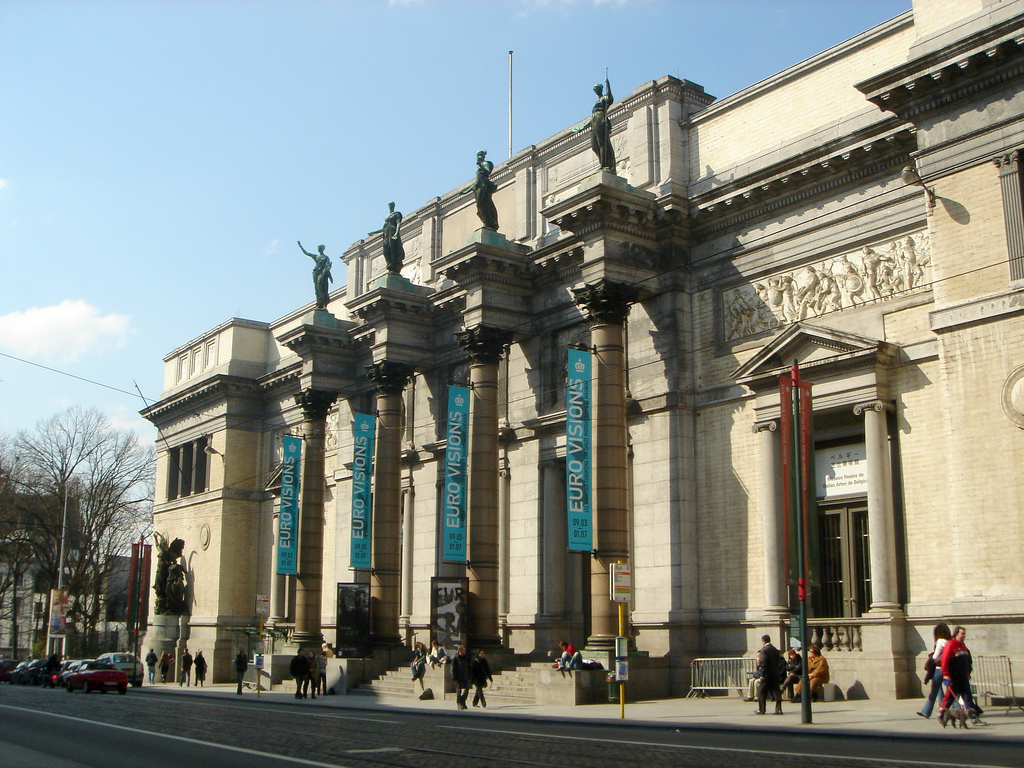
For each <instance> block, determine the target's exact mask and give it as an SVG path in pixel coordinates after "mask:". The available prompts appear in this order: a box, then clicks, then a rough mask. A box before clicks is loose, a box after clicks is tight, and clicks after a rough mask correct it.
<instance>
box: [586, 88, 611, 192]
mask: <svg viewBox="0 0 1024 768" xmlns="http://www.w3.org/2000/svg"><path fill="white" fill-rule="evenodd" d="M594 93H596V94H597V103H595V104H594V110H593V112H592V113H591V115H590V146H591V148H592V149H593V150H594V153H595V154H596V155H597V160H598V163H600V165H601V167H602V168H604V169H605V170H609V171H611V172H612V173H615V150H614V149H613V148H612V123H611V120H609V119H608V107H610V106H611V105H612V101H613V99H612V85H611V83H610V82H608V75H607V74H605V78H604V88H602V87H601V84H600V83H598V84H597V85H595V86H594Z"/></svg>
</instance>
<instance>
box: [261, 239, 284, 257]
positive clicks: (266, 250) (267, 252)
mask: <svg viewBox="0 0 1024 768" xmlns="http://www.w3.org/2000/svg"><path fill="white" fill-rule="evenodd" d="M279 242H280V241H279V240H278V239H277V238H274V239H273V240H271V241H270V242H269V243H267V244H266V245H265V246H263V251H262V252H263V255H264V256H273V255H274V254H276V253H277V244H278V243H279Z"/></svg>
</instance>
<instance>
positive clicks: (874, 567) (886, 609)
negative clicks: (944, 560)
mask: <svg viewBox="0 0 1024 768" xmlns="http://www.w3.org/2000/svg"><path fill="white" fill-rule="evenodd" d="M889 407H890V406H889V404H888V403H885V402H883V401H881V400H872V401H870V402H867V403H860V404H859V405H856V406H854V409H853V412H854V414H856V415H857V416H860V415H861V414H863V415H864V451H865V453H866V455H867V465H868V533H869V536H870V543H871V557H870V559H871V609H870V610H871V612H872V613H884V614H894V613H900V612H901V609H900V605H899V593H898V590H897V584H896V527H895V523H894V521H893V505H892V466H891V464H890V453H889V427H888V418H887V417H886V414H887V412H888V409H889Z"/></svg>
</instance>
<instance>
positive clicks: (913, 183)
mask: <svg viewBox="0 0 1024 768" xmlns="http://www.w3.org/2000/svg"><path fill="white" fill-rule="evenodd" d="M900 179H901V180H902V181H903V183H904V184H906V185H907V186H910V187H920V188H921V189H923V190H924V192H925V194H926V195H927V196H928V209H929V210H931V209H932V208H934V207H935V192H934V190H931V189H929V188H928V187H927V186H926V185H925V183H924V180H923V179H922V178H921V174H919V173H918V172H917V169H916V168H915V167H914V166H913V165H908V166H905V167H904V168H903V170H902V171H900Z"/></svg>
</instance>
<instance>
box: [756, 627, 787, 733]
mask: <svg viewBox="0 0 1024 768" xmlns="http://www.w3.org/2000/svg"><path fill="white" fill-rule="evenodd" d="M761 642H762V643H764V645H762V646H761V650H760V651H758V652H757V671H758V672H760V673H761V689H760V690H759V691H758V692H757V709H756V710H754V711H755V712H756V713H757V714H759V715H763V714H764V713H765V704H766V703H767V701H768V696H769V695H771V696H772V698H773V699H775V714H776V715H781V714H782V689H781V687H780V685H781V683H782V670H783V668H784V665H783V661H782V654H781V653H779V649H778V648H776V647H775V646H774V645H772V639H771V638H770V637H769V636H768V635H764V636H762V637H761Z"/></svg>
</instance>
